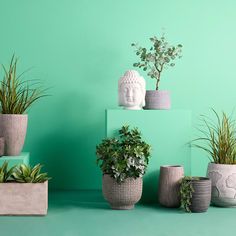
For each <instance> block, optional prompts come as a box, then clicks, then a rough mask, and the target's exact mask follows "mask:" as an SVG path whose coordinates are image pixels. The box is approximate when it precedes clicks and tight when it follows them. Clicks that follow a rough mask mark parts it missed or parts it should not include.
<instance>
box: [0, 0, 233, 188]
mask: <svg viewBox="0 0 236 236" xmlns="http://www.w3.org/2000/svg"><path fill="white" fill-rule="evenodd" d="M235 8H236V2H235V1H234V0H231V1H230V0H224V1H221V0H219V1H213V0H207V1H206V0H198V1H195V0H178V1H172V0H142V1H141V0H140V1H134V0H119V1H115V0H113V1H112V0H93V1H91V0H50V1H49V0H40V1H38V0H21V1H19V0H1V1H0V29H1V39H0V42H1V44H0V62H1V63H5V64H6V63H8V62H9V60H10V57H11V55H12V53H13V52H15V53H16V55H18V56H19V57H20V66H19V70H21V71H22V70H24V69H27V68H29V67H31V66H33V67H34V68H33V70H31V71H30V72H29V73H28V74H27V76H26V78H29V79H30V78H40V79H42V80H43V81H44V83H45V85H46V86H48V87H52V88H51V89H50V94H51V95H52V96H51V97H48V98H44V99H42V100H41V101H39V102H38V103H37V104H35V106H34V107H33V108H32V109H31V110H30V111H29V127H28V134H27V140H26V144H25V148H24V150H25V151H30V152H31V161H32V162H33V163H37V162H41V163H43V164H45V167H46V169H47V171H48V172H49V174H50V175H51V176H53V180H52V181H51V187H52V188H74V189H87V188H100V186H101V178H100V170H99V169H98V168H97V167H96V165H95V155H94V152H95V145H96V144H97V143H98V142H100V139H101V138H102V137H104V135H105V109H106V108H113V109H114V108H116V107H117V80H118V79H119V77H120V76H121V75H122V74H123V73H124V72H125V71H126V70H127V69H130V68H132V63H133V62H135V60H136V59H137V58H136V56H135V54H134V53H133V49H132V48H131V46H130V44H131V43H132V42H140V43H141V44H143V45H147V44H148V38H149V37H150V36H153V35H160V34H161V32H162V31H163V29H164V31H165V32H166V37H167V38H168V40H169V41H170V42H173V43H182V44H183V45H184V48H183V55H184V57H183V58H182V59H181V60H180V61H178V62H177V65H176V67H175V68H173V69H169V70H167V71H165V72H164V73H163V76H162V82H161V89H169V90H171V92H172V107H173V109H188V110H192V114H193V115H192V116H193V117H192V118H193V126H195V125H196V124H197V123H198V116H199V114H200V113H205V114H207V113H208V111H209V107H215V108H216V109H219V110H222V109H224V110H226V111H229V112H230V111H231V110H232V109H233V108H234V106H235V99H236V93H235V86H236V70H235V68H236V60H235V55H236V44H235V42H236V31H235V22H236V14H235ZM1 73H2V71H1ZM142 74H143V75H144V76H145V77H147V76H146V75H145V74H144V73H142ZM147 81H148V88H149V89H150V88H154V83H153V82H154V81H151V80H149V78H148V80H147ZM176 138H178V137H176ZM170 148H171V147H170ZM204 155H205V154H204V153H202V152H200V151H196V150H193V160H192V164H193V167H194V168H193V173H194V174H204V173H205V170H206V163H207V161H208V160H207V158H205V157H204Z"/></svg>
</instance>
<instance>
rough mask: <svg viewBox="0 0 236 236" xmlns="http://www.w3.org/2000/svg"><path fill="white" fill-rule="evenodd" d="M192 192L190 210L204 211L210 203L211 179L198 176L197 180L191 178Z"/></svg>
mask: <svg viewBox="0 0 236 236" xmlns="http://www.w3.org/2000/svg"><path fill="white" fill-rule="evenodd" d="M192 186H193V189H194V192H193V193H192V198H191V200H190V201H191V205H190V206H189V209H190V210H191V212H196V213H197V212H206V211H207V209H208V207H209V205H210V203H211V180H210V179H209V178H204V177H200V179H199V180H192Z"/></svg>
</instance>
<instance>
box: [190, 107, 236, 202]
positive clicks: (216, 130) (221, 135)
mask: <svg viewBox="0 0 236 236" xmlns="http://www.w3.org/2000/svg"><path fill="white" fill-rule="evenodd" d="M212 110H213V113H214V115H215V118H216V122H214V120H212V119H211V118H208V117H205V116H203V118H202V119H203V124H204V126H205V127H204V126H203V127H204V128H202V129H200V132H201V137H199V138H197V139H195V140H194V141H195V142H194V143H193V146H195V147H198V148H200V149H202V150H204V151H205V152H206V153H207V154H208V157H209V158H210V163H209V164H208V170H207V176H208V177H209V178H210V179H211V181H212V198H211V201H212V203H213V204H214V205H217V206H226V207H230V206H236V128H235V120H233V119H232V118H231V117H229V116H227V115H226V113H224V112H223V113H222V115H221V116H220V115H219V114H218V113H217V112H216V111H215V110H214V109H212Z"/></svg>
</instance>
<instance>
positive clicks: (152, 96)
mask: <svg viewBox="0 0 236 236" xmlns="http://www.w3.org/2000/svg"><path fill="white" fill-rule="evenodd" d="M150 41H151V43H152V46H151V48H150V49H149V50H148V49H147V48H145V47H140V46H138V44H136V43H132V44H131V46H133V47H135V49H136V50H135V52H136V55H137V56H139V57H140V61H139V62H136V63H134V64H133V66H134V67H138V68H142V69H143V70H144V71H147V75H148V76H150V77H151V78H152V79H155V80H156V90H147V91H146V99H145V100H146V105H145V107H144V108H145V109H170V107H171V101H170V93H169V91H166V90H159V83H160V79H161V74H162V71H163V70H164V69H166V68H168V67H173V66H175V63H174V61H175V60H176V59H177V58H181V53H182V45H181V44H178V45H177V46H171V45H169V43H168V42H167V40H166V38H165V36H164V35H163V36H162V37H160V38H158V37H156V36H154V37H152V38H150Z"/></svg>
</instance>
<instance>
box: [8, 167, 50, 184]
mask: <svg viewBox="0 0 236 236" xmlns="http://www.w3.org/2000/svg"><path fill="white" fill-rule="evenodd" d="M41 168H42V165H40V164H38V165H36V166H34V167H32V168H31V167H30V166H28V165H25V164H21V165H20V166H17V167H15V169H14V172H13V173H12V178H13V179H14V180H15V181H16V182H18V183H43V182H45V181H47V180H49V179H51V178H49V177H48V174H47V173H40V171H41Z"/></svg>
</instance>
